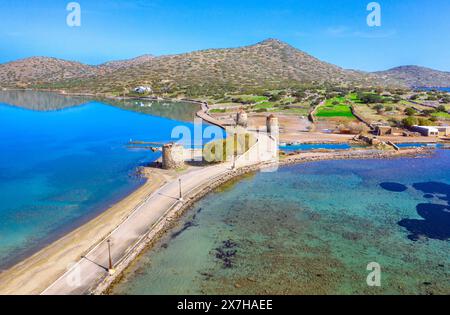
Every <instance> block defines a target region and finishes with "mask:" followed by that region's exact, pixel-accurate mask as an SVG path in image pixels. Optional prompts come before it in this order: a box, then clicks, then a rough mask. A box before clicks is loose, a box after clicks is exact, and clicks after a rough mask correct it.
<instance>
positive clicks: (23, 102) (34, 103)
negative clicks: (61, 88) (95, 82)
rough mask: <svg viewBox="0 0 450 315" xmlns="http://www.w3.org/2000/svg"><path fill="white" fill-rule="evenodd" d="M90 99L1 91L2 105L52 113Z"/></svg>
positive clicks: (52, 94)
mask: <svg viewBox="0 0 450 315" xmlns="http://www.w3.org/2000/svg"><path fill="white" fill-rule="evenodd" d="M88 101H89V99H87V98H85V97H78V96H66V95H60V94H56V93H48V92H38V91H20V90H17V91H16V90H11V91H0V103H5V104H8V105H13V106H17V107H22V108H26V109H31V110H39V111H51V110H59V109H63V108H67V107H72V106H78V105H82V104H85V103H87V102H88Z"/></svg>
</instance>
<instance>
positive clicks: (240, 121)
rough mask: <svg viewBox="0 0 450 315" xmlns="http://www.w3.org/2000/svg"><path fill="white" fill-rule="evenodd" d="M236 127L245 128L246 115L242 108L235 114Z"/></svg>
mask: <svg viewBox="0 0 450 315" xmlns="http://www.w3.org/2000/svg"><path fill="white" fill-rule="evenodd" d="M236 125H238V126H240V127H244V128H247V125H248V115H247V113H246V112H245V111H244V110H243V109H242V108H241V109H240V110H239V111H238V112H237V114H236Z"/></svg>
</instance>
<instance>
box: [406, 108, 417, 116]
mask: <svg viewBox="0 0 450 315" xmlns="http://www.w3.org/2000/svg"><path fill="white" fill-rule="evenodd" d="M405 114H406V115H408V116H414V115H415V114H417V111H416V110H415V109H414V108H412V107H408V108H407V109H405Z"/></svg>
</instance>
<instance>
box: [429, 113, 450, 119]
mask: <svg viewBox="0 0 450 315" xmlns="http://www.w3.org/2000/svg"><path fill="white" fill-rule="evenodd" d="M431 115H432V116H434V117H438V118H450V114H449V113H445V112H437V113H433V114H431Z"/></svg>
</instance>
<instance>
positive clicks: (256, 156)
mask: <svg viewBox="0 0 450 315" xmlns="http://www.w3.org/2000/svg"><path fill="white" fill-rule="evenodd" d="M259 139H262V141H261V143H265V141H268V142H269V143H270V142H271V141H273V139H270V138H269V137H268V136H267V135H266V134H263V135H259ZM267 148H268V147H267V146H266V145H264V146H258V145H255V146H253V147H252V148H251V149H250V150H249V152H248V153H247V154H246V155H245V156H242V157H241V158H240V159H238V160H237V162H236V163H237V164H236V166H237V167H242V166H248V165H251V164H257V163H259V162H260V161H267V160H270V159H272V158H273V155H272V154H270V153H268V152H267V150H268V149H267ZM231 168H232V163H230V162H226V163H222V164H219V165H214V166H208V167H203V168H197V169H194V170H192V171H189V172H187V173H185V174H183V175H181V176H180V177H179V178H180V179H181V183H182V190H183V191H185V192H189V191H190V190H193V189H194V188H197V187H198V186H201V185H204V184H207V183H208V182H210V181H211V180H212V179H214V178H216V177H218V176H222V175H225V174H226V173H227V172H229V171H230V169H231ZM178 198H179V181H178V180H174V181H172V182H169V183H167V184H166V185H164V186H163V187H161V188H160V189H159V190H157V191H155V193H153V194H152V195H151V196H150V197H149V199H148V200H147V201H146V202H145V203H144V204H143V205H142V206H140V207H139V208H137V209H136V210H135V212H133V214H131V215H130V216H129V217H128V219H127V220H126V221H124V222H123V223H122V224H121V225H120V226H119V227H117V228H116V229H115V230H114V231H113V232H112V233H111V234H110V236H109V237H107V238H106V239H109V240H110V241H111V255H112V260H113V262H117V261H119V260H120V259H121V258H122V257H124V256H126V255H127V253H129V252H130V250H132V248H133V247H134V245H135V244H136V243H137V242H138V241H139V240H140V239H141V238H142V237H143V236H145V235H146V233H147V232H148V231H149V230H150V229H151V228H152V227H153V226H154V225H155V224H156V223H157V222H158V221H159V220H160V218H162V217H163V216H164V215H165V214H166V212H167V211H168V210H169V209H171V208H172V206H173V205H174V204H176V203H179V202H181V201H179V200H178ZM106 239H105V240H104V241H102V242H100V243H99V244H98V245H97V246H96V247H94V248H93V249H92V250H91V251H90V252H89V253H88V254H87V255H86V256H85V257H83V258H81V260H80V261H79V262H78V263H76V264H75V265H74V266H73V267H72V268H71V269H70V270H68V271H67V272H66V273H65V274H64V275H62V276H61V277H60V278H59V279H58V280H56V281H55V282H54V283H53V284H52V285H51V286H50V287H48V288H47V289H46V290H45V291H44V292H42V294H46V295H61V294H64V295H66V294H87V293H89V292H90V290H91V289H93V287H94V286H95V285H96V284H97V283H98V282H99V281H100V280H101V279H104V278H105V277H106V276H107V275H108V264H109V263H108V244H107V242H106Z"/></svg>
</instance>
